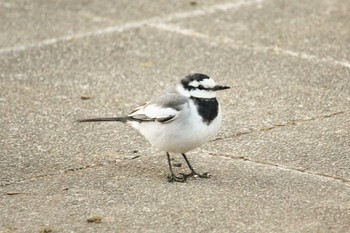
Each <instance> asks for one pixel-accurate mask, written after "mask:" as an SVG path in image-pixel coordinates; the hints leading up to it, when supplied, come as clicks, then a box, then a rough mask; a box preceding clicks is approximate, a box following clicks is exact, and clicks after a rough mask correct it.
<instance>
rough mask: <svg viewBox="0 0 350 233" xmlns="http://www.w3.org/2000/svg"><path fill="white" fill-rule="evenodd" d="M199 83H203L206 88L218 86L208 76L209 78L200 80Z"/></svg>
mask: <svg viewBox="0 0 350 233" xmlns="http://www.w3.org/2000/svg"><path fill="white" fill-rule="evenodd" d="M199 85H202V86H203V87H205V88H213V87H215V86H216V83H215V82H214V80H213V79H211V78H207V79H203V80H202V81H200V82H199Z"/></svg>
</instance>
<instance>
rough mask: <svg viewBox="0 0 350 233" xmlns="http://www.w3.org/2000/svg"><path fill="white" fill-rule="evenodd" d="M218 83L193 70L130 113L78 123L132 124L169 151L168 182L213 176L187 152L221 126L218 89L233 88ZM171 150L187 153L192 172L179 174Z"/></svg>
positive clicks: (210, 137)
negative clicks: (193, 162)
mask: <svg viewBox="0 0 350 233" xmlns="http://www.w3.org/2000/svg"><path fill="white" fill-rule="evenodd" d="M229 88H230V87H229V86H224V85H217V84H216V83H215V81H214V80H213V79H212V78H210V77H209V76H208V75H205V74H201V73H192V74H189V75H187V76H185V77H184V78H182V79H181V80H180V82H178V83H176V84H175V85H173V86H172V87H170V88H167V89H165V90H164V91H163V92H162V93H161V94H160V95H158V96H157V97H156V98H154V99H153V100H151V101H149V102H147V103H146V104H144V105H142V106H140V107H138V108H136V109H135V110H133V111H132V112H131V113H130V114H128V115H126V116H118V117H106V118H89V119H80V120H78V122H104V121H112V122H113V121H117V122H122V123H126V124H128V125H131V126H132V127H133V128H135V129H136V130H138V131H139V132H140V133H141V134H142V135H143V136H144V137H145V138H146V139H147V140H148V141H149V142H150V144H151V145H153V146H154V147H156V148H158V149H160V150H162V151H164V152H165V154H166V156H167V160H168V166H169V172H170V173H169V174H168V176H167V180H168V182H185V181H186V180H187V178H189V177H194V178H209V177H210V175H209V173H208V172H204V173H198V172H197V171H195V169H194V168H193V166H192V165H191V163H190V162H189V160H188V158H187V156H186V153H187V152H189V151H191V150H193V149H195V148H197V147H199V146H201V145H203V144H204V143H206V142H208V141H209V140H210V139H213V138H214V137H215V136H216V135H217V133H218V131H219V129H220V126H221V121H222V110H221V107H220V104H219V102H218V100H217V98H216V92H217V91H221V90H226V89H229ZM170 153H179V154H181V155H182V156H183V158H184V160H185V162H186V164H187V166H188V168H189V170H190V173H187V174H185V173H179V174H175V173H174V171H173V168H172V163H171V157H170Z"/></svg>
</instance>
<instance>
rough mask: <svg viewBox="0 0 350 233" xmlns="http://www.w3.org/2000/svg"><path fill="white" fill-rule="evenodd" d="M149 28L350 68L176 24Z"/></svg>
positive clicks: (333, 61)
mask: <svg viewBox="0 0 350 233" xmlns="http://www.w3.org/2000/svg"><path fill="white" fill-rule="evenodd" d="M146 25H147V26H149V27H153V28H157V29H159V30H163V31H169V32H173V33H177V34H179V35H183V36H187V37H194V38H198V39H202V40H204V41H206V42H207V43H209V44H212V45H214V46H219V45H228V46H230V47H231V48H234V49H247V50H253V51H256V52H261V53H275V54H277V55H278V54H281V55H285V56H291V57H297V58H300V59H304V60H307V61H315V62H317V63H318V62H323V63H327V64H330V65H339V66H343V67H346V68H350V63H349V62H348V61H346V60H341V61H339V60H336V59H334V58H331V57H318V56H316V55H312V54H307V53H304V52H296V51H291V50H288V49H283V48H280V47H278V46H276V45H275V46H271V45H266V46H265V45H259V44H256V43H250V44H247V43H245V42H243V41H239V40H233V39H231V38H228V37H212V36H209V35H207V34H203V33H200V32H197V31H194V30H192V29H188V28H182V27H180V26H178V25H176V24H171V23H167V22H166V21H165V22H156V23H153V22H151V23H147V24H146Z"/></svg>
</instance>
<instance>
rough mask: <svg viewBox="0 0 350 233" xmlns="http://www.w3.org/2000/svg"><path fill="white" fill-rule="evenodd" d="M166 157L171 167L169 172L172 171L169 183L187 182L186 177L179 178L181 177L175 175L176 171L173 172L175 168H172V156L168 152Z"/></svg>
mask: <svg viewBox="0 0 350 233" xmlns="http://www.w3.org/2000/svg"><path fill="white" fill-rule="evenodd" d="M166 156H167V158H168V165H169V171H170V174H169V175H168V177H167V178H168V181H169V182H185V181H186V178H185V177H184V176H182V177H179V176H176V175H175V174H174V171H173V168H172V166H171V161H170V155H169V153H168V152H166Z"/></svg>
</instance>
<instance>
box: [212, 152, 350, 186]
mask: <svg viewBox="0 0 350 233" xmlns="http://www.w3.org/2000/svg"><path fill="white" fill-rule="evenodd" d="M209 155H211V156H217V157H224V158H228V159H234V160H241V161H245V162H250V163H254V164H259V165H263V166H270V167H275V168H279V169H283V170H288V171H294V172H300V173H305V174H308V175H312V176H317V177H323V178H328V179H332V180H335V181H340V182H343V183H345V184H347V185H350V179H347V178H344V177H340V176H334V175H330V174H326V173H322V172H315V171H310V170H307V169H306V168H297V167H286V166H283V165H280V164H275V163H272V162H269V161H261V160H255V159H252V158H249V157H247V156H234V155H232V154H224V153H215V152H209Z"/></svg>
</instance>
